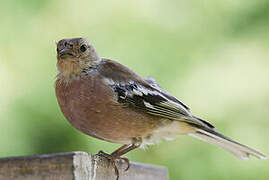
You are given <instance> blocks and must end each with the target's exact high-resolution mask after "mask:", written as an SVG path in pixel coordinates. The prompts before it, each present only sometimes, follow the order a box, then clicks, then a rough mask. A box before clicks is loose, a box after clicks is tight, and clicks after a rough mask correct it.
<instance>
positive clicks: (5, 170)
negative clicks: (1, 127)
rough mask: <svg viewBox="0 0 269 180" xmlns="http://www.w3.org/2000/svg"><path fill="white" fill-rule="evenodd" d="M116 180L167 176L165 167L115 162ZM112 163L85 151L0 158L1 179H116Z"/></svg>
mask: <svg viewBox="0 0 269 180" xmlns="http://www.w3.org/2000/svg"><path fill="white" fill-rule="evenodd" d="M117 166H118V167H119V171H120V178H119V180H168V172H167V169H166V168H164V167H159V166H152V165H147V164H141V163H134V162H131V166H130V169H129V170H128V171H127V172H125V171H124V169H125V167H126V164H125V163H123V162H118V163H117ZM115 179H116V176H115V174H114V169H113V168H112V166H111V163H110V162H109V161H108V160H107V159H106V158H103V157H100V156H97V155H90V154H88V153H85V152H70V153H59V154H48V155H40V156H25V157H11V158H2V159H0V180H115Z"/></svg>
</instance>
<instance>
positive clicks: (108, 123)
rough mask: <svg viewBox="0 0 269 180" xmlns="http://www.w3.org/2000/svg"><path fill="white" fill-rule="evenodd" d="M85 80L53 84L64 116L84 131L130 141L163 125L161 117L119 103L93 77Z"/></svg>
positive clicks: (118, 140) (107, 137) (112, 140)
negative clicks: (63, 84)
mask: <svg viewBox="0 0 269 180" xmlns="http://www.w3.org/2000/svg"><path fill="white" fill-rule="evenodd" d="M87 82H88V83H87V84H85V83H79V82H72V83H70V84H69V85H68V87H67V86H65V87H64V88H63V87H58V86H57V84H56V94H57V99H58V103H59V105H60V107H61V110H62V112H63V114H64V116H65V117H66V118H67V119H68V121H69V122H70V123H71V124H72V125H73V126H74V127H76V128H77V129H78V130H80V131H82V132H84V133H85V134H88V135H90V136H93V137H96V138H99V139H103V140H106V141H111V142H116V143H123V144H129V143H131V141H132V139H133V138H135V137H146V136H147V135H149V134H151V133H152V132H153V131H154V130H155V129H157V128H158V127H159V126H162V125H163V122H162V121H163V120H162V118H160V117H156V116H152V115H148V114H145V113H143V112H139V111H136V110H133V109H132V108H130V107H126V106H124V105H122V104H119V103H118V102H117V100H116V98H114V93H113V91H112V90H111V91H110V90H107V88H103V87H102V86H103V85H104V84H102V83H100V82H98V83H95V81H94V79H93V80H92V79H91V81H89V80H88V81H87ZM89 82H90V83H89ZM61 88H63V89H62V90H60V89H61ZM62 91H63V92H65V93H62Z"/></svg>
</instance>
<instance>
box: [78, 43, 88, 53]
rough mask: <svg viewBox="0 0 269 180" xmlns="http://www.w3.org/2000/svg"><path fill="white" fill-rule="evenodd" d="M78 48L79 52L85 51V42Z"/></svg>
mask: <svg viewBox="0 0 269 180" xmlns="http://www.w3.org/2000/svg"><path fill="white" fill-rule="evenodd" d="M79 49H80V51H81V52H85V51H86V50H87V46H86V45H85V44H83V45H81V46H80V48H79Z"/></svg>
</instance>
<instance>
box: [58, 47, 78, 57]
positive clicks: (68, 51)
mask: <svg viewBox="0 0 269 180" xmlns="http://www.w3.org/2000/svg"><path fill="white" fill-rule="evenodd" d="M58 56H59V57H60V58H61V59H65V58H68V57H74V56H75V55H74V53H73V51H72V50H71V49H69V48H63V49H62V50H60V51H59V52H58Z"/></svg>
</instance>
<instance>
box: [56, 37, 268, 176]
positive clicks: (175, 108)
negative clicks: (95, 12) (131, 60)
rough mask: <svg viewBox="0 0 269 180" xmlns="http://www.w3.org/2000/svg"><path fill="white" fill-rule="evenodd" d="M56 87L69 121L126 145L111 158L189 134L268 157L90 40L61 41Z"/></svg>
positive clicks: (240, 152)
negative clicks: (105, 55)
mask: <svg viewBox="0 0 269 180" xmlns="http://www.w3.org/2000/svg"><path fill="white" fill-rule="evenodd" d="M57 60H58V61H57V67H58V71H59V74H58V75H57V80H56V85H55V90H56V96H57V99H58V103H59V105H60V108H61V111H62V112H63V114H64V116H65V117H66V119H67V120H68V121H69V122H70V123H71V124H72V125H73V126H74V127H76V128H77V129H78V130H80V131H82V132H83V133H85V134H88V135H90V136H93V137H95V138H98V139H102V140H105V141H109V142H113V143H119V144H123V146H122V147H120V148H119V149H117V150H116V151H114V152H113V153H111V154H106V153H104V152H102V151H100V152H99V154H100V155H102V156H105V157H107V158H109V159H110V160H111V162H112V164H113V166H114V168H115V173H116V175H117V178H118V177H119V172H118V169H117V167H116V166H115V160H117V159H122V160H124V161H126V162H127V163H128V167H129V161H128V159H127V158H122V157H121V156H122V155H123V154H125V153H127V152H129V151H131V150H133V149H135V148H138V147H140V146H143V145H151V144H154V143H155V142H157V141H160V139H163V138H164V139H165V138H168V137H169V136H171V135H173V134H185V135H190V136H193V137H195V138H198V139H200V140H202V141H205V142H209V143H211V144H214V145H217V146H219V147H221V148H223V149H224V150H227V151H229V152H231V153H232V154H233V155H235V156H236V157H238V158H240V159H248V157H249V156H250V155H253V156H255V157H257V158H260V159H265V158H266V157H265V155H263V154H261V153H259V152H257V151H255V150H254V149H251V148H249V147H247V146H245V145H242V144H240V143H238V142H235V141H233V140H232V139H230V138H228V137H226V136H224V135H222V134H220V133H218V132H217V131H216V130H215V128H214V126H213V125H211V124H210V123H208V122H206V121H204V120H202V119H199V118H197V117H195V116H193V115H192V114H191V112H190V110H189V108H188V107H187V106H186V105H184V104H183V103H182V102H180V101H179V100H178V99H176V98H175V97H173V96H171V95H170V94H168V93H167V92H165V91H164V90H163V89H161V88H160V87H159V85H158V84H157V82H156V81H155V80H154V79H152V78H148V79H144V78H142V77H140V76H139V75H137V74H136V73H134V72H133V71H132V70H130V69H128V68H127V67H125V66H123V65H121V64H119V63H117V62H115V61H113V60H109V59H103V58H101V57H100V56H99V55H98V54H97V52H96V51H95V49H94V47H93V46H92V44H90V42H89V41H88V40H87V39H85V38H74V39H63V40H60V41H59V42H58V43H57Z"/></svg>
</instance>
